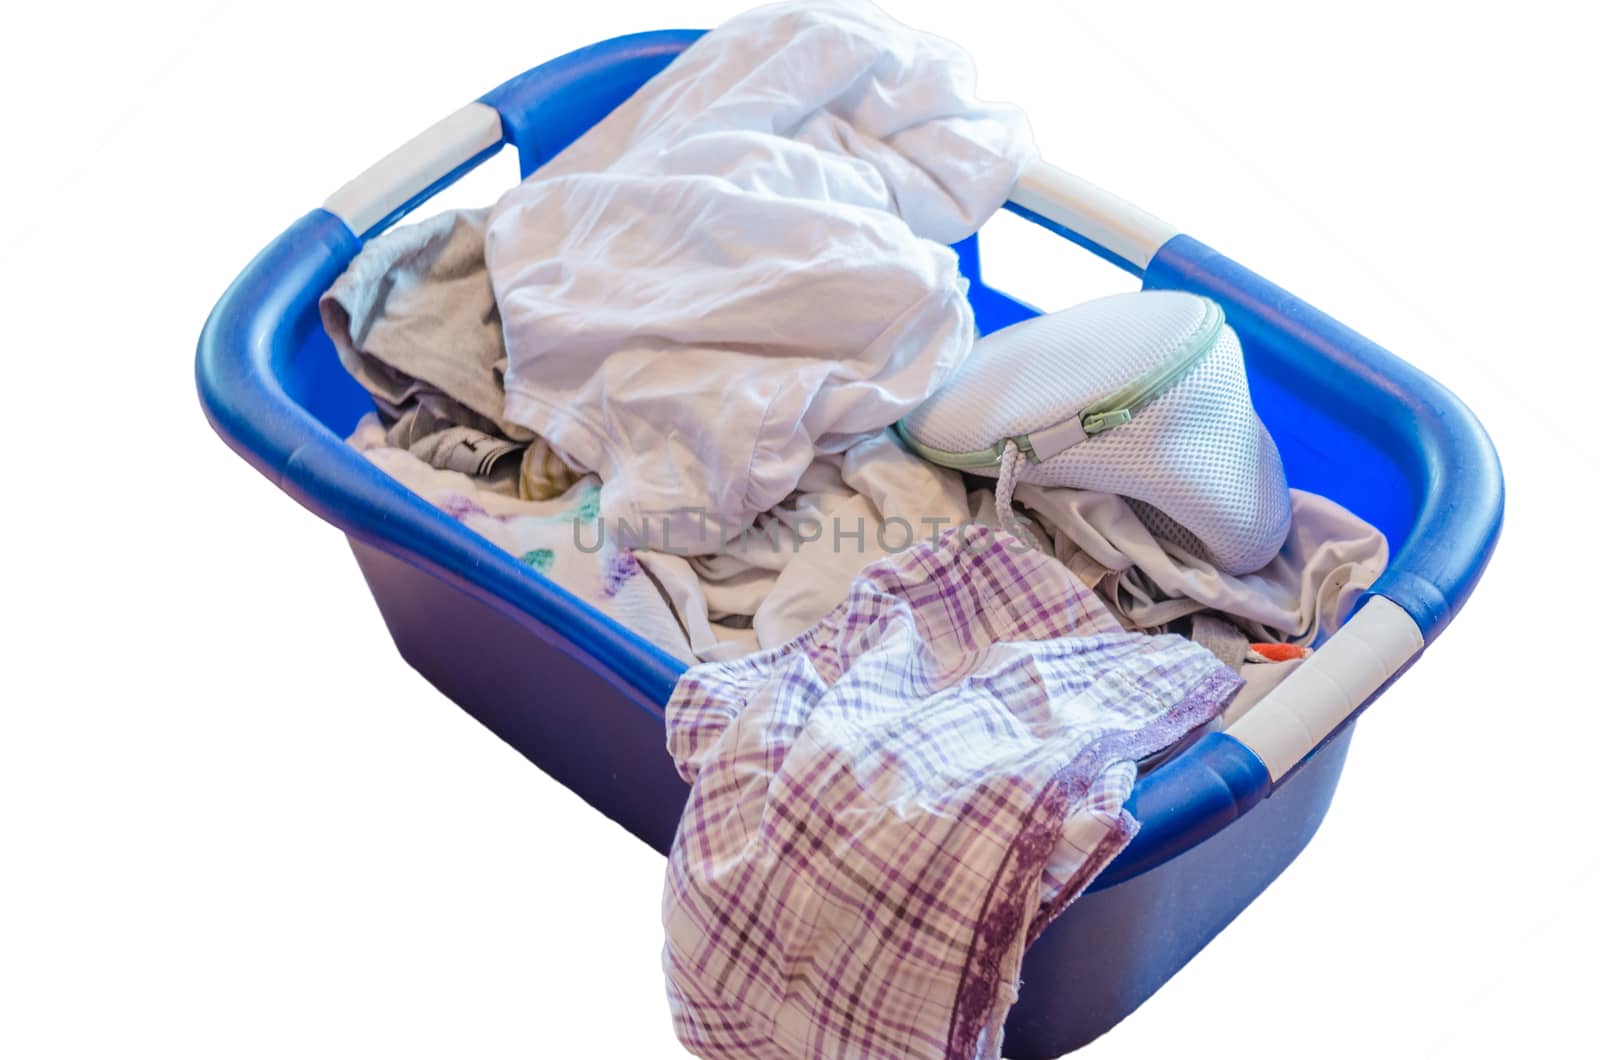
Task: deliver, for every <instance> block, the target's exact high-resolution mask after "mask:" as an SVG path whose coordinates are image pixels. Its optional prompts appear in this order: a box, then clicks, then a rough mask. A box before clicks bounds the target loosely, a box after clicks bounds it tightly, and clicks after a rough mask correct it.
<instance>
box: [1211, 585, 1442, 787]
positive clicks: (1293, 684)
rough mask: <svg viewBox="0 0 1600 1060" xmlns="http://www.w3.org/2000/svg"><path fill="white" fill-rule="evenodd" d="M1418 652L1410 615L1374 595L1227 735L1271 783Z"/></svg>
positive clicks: (1416, 632) (1417, 635)
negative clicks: (1256, 759) (1248, 751)
mask: <svg viewBox="0 0 1600 1060" xmlns="http://www.w3.org/2000/svg"><path fill="white" fill-rule="evenodd" d="M1421 650H1422V632H1421V631H1420V630H1419V629H1418V628H1417V623H1416V621H1415V620H1414V619H1412V617H1411V616H1410V615H1408V614H1406V612H1405V611H1404V610H1403V609H1402V608H1401V607H1400V605H1399V604H1396V603H1395V602H1394V601H1392V600H1389V599H1387V598H1385V597H1382V596H1374V597H1372V598H1371V599H1369V600H1368V601H1367V603H1366V606H1365V607H1363V608H1362V609H1361V610H1360V611H1357V612H1356V613H1355V615H1354V616H1352V617H1351V619H1350V621H1349V622H1347V623H1345V625H1344V626H1343V627H1342V628H1340V630H1339V631H1338V632H1337V633H1335V634H1334V635H1333V636H1331V637H1329V638H1328V642H1327V643H1326V644H1324V645H1323V646H1322V647H1320V648H1318V649H1317V650H1316V652H1315V653H1314V654H1313V655H1312V656H1311V658H1309V659H1307V660H1306V661H1305V662H1303V663H1301V664H1300V666H1299V668H1297V669H1296V670H1295V672H1294V673H1292V674H1290V675H1289V676H1288V677H1286V678H1284V681H1283V684H1281V685H1279V686H1278V687H1277V688H1274V689H1273V690H1272V691H1271V692H1270V693H1268V694H1267V696H1266V697H1265V698H1264V699H1262V700H1261V702H1260V703H1257V704H1256V705H1255V706H1254V707H1253V708H1252V709H1251V710H1250V712H1249V713H1248V714H1246V715H1245V716H1244V717H1242V718H1240V719H1239V720H1238V721H1236V722H1234V723H1233V724H1232V725H1230V726H1228V730H1227V731H1228V735H1229V736H1232V737H1233V738H1234V739H1236V740H1238V741H1239V742H1240V743H1242V744H1244V745H1245V746H1246V747H1248V748H1250V749H1251V750H1252V751H1254V752H1255V753H1256V755H1257V757H1259V758H1260V759H1261V761H1262V762H1263V763H1264V764H1265V765H1266V767H1267V772H1268V773H1269V774H1270V775H1271V777H1272V780H1273V782H1274V783H1276V782H1277V781H1278V779H1279V778H1280V777H1282V776H1283V775H1284V774H1286V773H1288V772H1289V770H1291V769H1293V768H1294V767H1295V765H1296V764H1298V763H1299V762H1300V760H1301V759H1303V758H1304V757H1305V756H1306V755H1308V754H1310V753H1311V752H1312V751H1314V750H1316V748H1317V746H1318V745H1319V744H1320V743H1322V741H1323V740H1325V739H1327V737H1328V736H1329V735H1330V734H1331V733H1332V732H1333V731H1334V730H1335V729H1337V728H1338V727H1339V726H1340V725H1341V724H1343V723H1344V720H1345V719H1346V718H1348V717H1349V716H1350V715H1351V714H1353V713H1355V712H1356V711H1357V710H1359V709H1360V708H1361V704H1363V703H1365V702H1366V701H1367V700H1368V699H1370V698H1371V697H1372V694H1373V693H1374V692H1376V691H1377V690H1378V689H1380V688H1382V687H1383V684H1384V682H1385V681H1387V680H1389V678H1391V677H1393V676H1394V675H1395V674H1396V673H1398V672H1399V671H1400V668H1401V667H1402V666H1404V665H1405V664H1406V663H1407V662H1408V661H1409V660H1410V659H1411V657H1412V656H1413V655H1415V654H1417V652H1419V651H1421Z"/></svg>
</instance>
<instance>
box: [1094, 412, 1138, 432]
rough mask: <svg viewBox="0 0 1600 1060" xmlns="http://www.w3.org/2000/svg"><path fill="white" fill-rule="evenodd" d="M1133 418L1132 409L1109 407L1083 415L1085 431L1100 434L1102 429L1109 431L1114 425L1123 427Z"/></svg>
mask: <svg viewBox="0 0 1600 1060" xmlns="http://www.w3.org/2000/svg"><path fill="white" fill-rule="evenodd" d="M1132 419H1133V410H1132V409H1107V410H1106V411H1104V412H1091V413H1088V414H1087V415H1085V416H1084V417H1083V433H1084V434H1099V433H1100V432H1101V431H1109V430H1110V429H1111V428H1113V427H1121V426H1122V425H1123V424H1124V423H1128V422H1130V421H1131V420H1132Z"/></svg>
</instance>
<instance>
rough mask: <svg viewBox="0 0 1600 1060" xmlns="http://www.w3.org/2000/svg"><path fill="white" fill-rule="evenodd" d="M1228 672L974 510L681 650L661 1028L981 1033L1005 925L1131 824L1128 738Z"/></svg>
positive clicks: (745, 1056)
mask: <svg viewBox="0 0 1600 1060" xmlns="http://www.w3.org/2000/svg"><path fill="white" fill-rule="evenodd" d="M1239 683H1240V682H1239V679H1238V677H1237V676H1235V675H1234V674H1233V673H1232V671H1230V670H1228V669H1227V668H1226V667H1225V666H1223V665H1222V663H1221V662H1219V661H1218V660H1217V658H1216V657H1215V656H1213V655H1212V654H1211V653H1210V652H1208V651H1206V650H1205V649H1204V648H1201V647H1199V646H1198V645H1195V644H1193V643H1191V642H1189V641H1187V640H1184V639H1182V638H1180V637H1176V636H1148V635H1145V634H1141V633H1128V632H1125V631H1124V630H1123V629H1122V628H1121V626H1120V625H1119V624H1118V623H1117V621H1116V619H1115V618H1113V617H1112V615H1111V614H1110V612H1109V611H1107V610H1106V608H1105V606H1104V605H1103V604H1102V603H1101V602H1100V601H1099V600H1098V599H1097V598H1096V597H1095V595H1094V594H1093V593H1092V592H1091V591H1089V590H1088V589H1087V588H1086V587H1085V586H1084V585H1083V584H1082V583H1080V582H1079V581H1077V580H1076V579H1075V578H1074V577H1073V576H1072V575H1071V574H1070V573H1069V572H1068V571H1067V570H1066V568H1065V567H1063V566H1062V565H1061V564H1060V563H1059V562H1057V561H1056V560H1055V559H1053V558H1051V557H1049V556H1046V555H1043V554H1041V553H1038V552H1035V551H1031V550H1027V549H1024V548H1023V547H1022V546H1021V545H1020V544H1019V543H1018V542H1017V540H1016V539H1015V538H1012V537H1010V536H1009V535H1007V534H1005V533H1003V532H996V531H993V530H989V529H987V528H984V527H962V528H958V529H954V530H950V531H946V533H945V534H944V535H943V536H942V537H941V538H939V540H938V541H937V542H924V543H922V544H919V545H917V546H915V547H913V548H911V549H908V550H906V551H904V552H901V553H899V554H897V555H892V556H889V557H887V558H885V559H883V560H880V561H878V562H876V563H874V564H872V565H871V566H869V567H867V568H866V569H865V570H863V571H862V572H861V574H860V575H859V576H858V577H857V578H856V580H855V582H854V584H853V585H852V586H851V589H850V594H849V597H848V598H847V599H846V600H845V602H844V603H843V604H841V605H840V606H839V607H838V608H836V609H835V610H834V611H833V612H832V613H831V614H829V615H828V616H827V617H826V618H824V619H823V620H822V621H821V622H820V623H818V624H817V625H816V626H815V627H814V628H812V629H811V630H810V631H808V632H807V633H805V634H803V635H802V636H800V637H799V638H797V639H795V640H794V641H792V642H790V643H789V644H786V645H784V646H783V647H781V648H777V649H774V650H772V651H766V652H761V653H758V654H755V655H750V656H746V657H744V658H741V659H736V660H733V661H731V662H723V663H710V664H706V665H702V666H696V667H694V668H693V669H691V670H689V671H688V672H687V673H686V674H684V676H683V678H682V680H680V681H679V683H678V687H677V690H676V691H675V692H674V693H673V696H672V699H671V701H670V702H668V704H667V732H668V746H669V748H670V749H671V751H672V755H673V757H674V758H675V759H676V761H677V763H678V769H679V772H681V773H682V774H683V776H684V779H686V780H688V781H690V782H691V783H692V784H693V790H692V792H691V793H690V796H689V804H688V806H687V807H686V809H685V810H684V815H683V820H682V822H681V823H680V825H679V827H678V834H677V838H676V840H675V841H674V843H673V846H672V854H671V857H670V858H669V861H668V870H667V888H666V895H665V899H664V908H663V919H664V921H665V926H666V947H665V951H664V953H663V962H664V964H665V968H666V973H667V990H668V996H669V999H670V1001H671V1006H672V1015H673V1022H674V1025H675V1028H676V1030H677V1033H678V1037H679V1039H680V1040H681V1041H682V1042H683V1044H684V1045H685V1046H686V1047H688V1048H689V1049H690V1050H692V1051H693V1052H695V1053H698V1054H699V1055H701V1056H704V1057H719V1058H721V1057H726V1058H728V1060H735V1058H736V1060H768V1058H770V1060H779V1058H783V1060H789V1058H796V1057H807V1058H813V1057H814V1058H823V1057H827V1058H835V1057H893V1058H895V1060H903V1058H907V1057H946V1058H957V1057H959V1058H961V1060H968V1058H971V1057H996V1056H999V1054H1000V1035H1001V1028H1002V1026H1003V1024H1004V1022H1005V1017H1006V1013H1007V1012H1008V1011H1009V1009H1010V1007H1011V1005H1012V1003H1013V1002H1014V1001H1015V1000H1016V996H1017V989H1018V987H1019V985H1020V984H1019V970H1020V968H1021V965H1022V954H1023V952H1024V950H1025V949H1026V948H1027V946H1028V944H1030V943H1031V942H1032V941H1033V940H1034V938H1035V937H1037V936H1038V934H1039V932H1040V931H1042V930H1043V929H1044V927H1045V925H1046V924H1048V923H1049V922H1050V921H1051V919H1053V918H1054V917H1055V915H1056V914H1057V913H1059V912H1060V911H1061V910H1062V909H1063V908H1064V907H1065V906H1066V905H1067V903H1068V902H1070V901H1072V900H1073V899H1074V898H1076V897H1077V896H1078V895H1079V894H1080V893H1082V891H1083V889H1084V887H1085V886H1087V885H1088V883H1089V881H1090V880H1092V879H1093V878H1094V876H1095V874H1096V873H1098V872H1099V871H1100V870H1101V869H1102V868H1103V867H1104V866H1105V865H1106V863H1107V862H1109V861H1110V860H1111V859H1112V858H1113V857H1114V856H1115V855H1116V854H1117V852H1118V851H1120V850H1121V849H1122V848H1123V847H1124V846H1126V845H1127V843H1128V841H1129V840H1130V839H1131V838H1133V833H1134V830H1135V829H1136V828H1137V822H1135V821H1134V820H1133V818H1132V817H1131V816H1129V815H1128V813H1127V812H1126V811H1125V810H1124V809H1123V803H1124V802H1125V801H1126V799H1127V797H1128V794H1129V792H1130V791H1131V790H1132V787H1133V781H1134V777H1135V774H1136V766H1135V764H1134V763H1135V762H1136V761H1137V760H1138V759H1139V758H1141V757H1143V756H1145V755H1147V754H1150V753H1152V752H1155V751H1157V750H1160V749H1161V748H1163V747H1166V746H1168V745H1170V744H1171V743H1173V742H1174V741H1175V740H1177V739H1179V738H1180V737H1181V736H1182V735H1183V734H1184V733H1186V732H1188V731H1189V730H1191V729H1192V728H1194V727H1195V726H1197V725H1200V724H1203V723H1204V722H1206V721H1208V720H1210V719H1211V718H1212V717H1214V716H1215V715H1216V714H1217V713H1218V712H1220V711H1221V709H1222V708H1223V706H1224V705H1225V704H1226V703H1227V702H1228V700H1229V699H1231V698H1232V696H1233V694H1234V693H1235V692H1236V691H1237V689H1238V686H1239ZM1061 1000H1062V1003H1063V1004H1071V1003H1072V999H1071V998H1070V997H1064V998H1062V999H1061Z"/></svg>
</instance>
